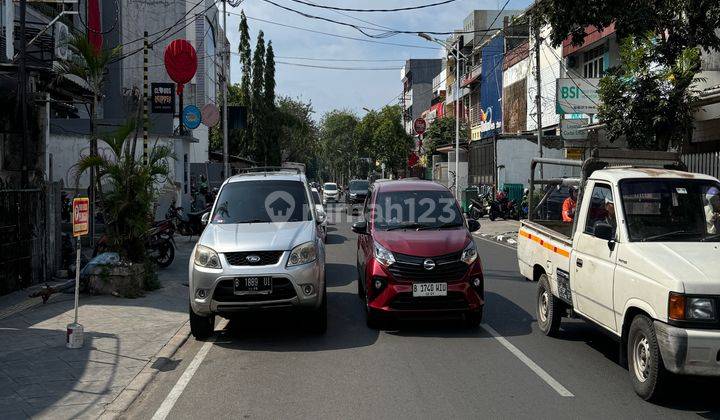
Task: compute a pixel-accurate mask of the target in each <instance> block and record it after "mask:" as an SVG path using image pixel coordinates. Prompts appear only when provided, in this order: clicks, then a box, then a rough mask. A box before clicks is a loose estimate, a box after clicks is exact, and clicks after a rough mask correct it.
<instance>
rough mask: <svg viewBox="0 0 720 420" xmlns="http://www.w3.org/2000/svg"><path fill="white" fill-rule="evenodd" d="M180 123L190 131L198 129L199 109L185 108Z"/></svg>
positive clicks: (193, 106)
mask: <svg viewBox="0 0 720 420" xmlns="http://www.w3.org/2000/svg"><path fill="white" fill-rule="evenodd" d="M182 121H183V125H184V126H185V127H187V128H189V129H191V130H194V129H196V128H198V127H199V126H200V123H201V122H202V114H201V113H200V109H198V107H196V106H195V105H188V106H186V107H185V109H183V113H182Z"/></svg>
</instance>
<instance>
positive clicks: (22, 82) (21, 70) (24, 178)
mask: <svg viewBox="0 0 720 420" xmlns="http://www.w3.org/2000/svg"><path fill="white" fill-rule="evenodd" d="M10 7H13V5H12V3H10ZM26 16H27V0H20V62H19V63H18V90H19V92H18V97H19V100H20V118H21V119H22V121H21V122H20V124H22V148H21V149H22V156H21V159H22V162H21V172H20V186H21V188H27V186H28V164H27V155H28V153H27V148H28V141H29V136H28V121H27V118H28V115H27V86H28V76H27V62H26V60H27V38H25V20H26ZM9 24H10V25H12V22H10V23H9ZM7 42H12V40H11V39H10V40H7Z"/></svg>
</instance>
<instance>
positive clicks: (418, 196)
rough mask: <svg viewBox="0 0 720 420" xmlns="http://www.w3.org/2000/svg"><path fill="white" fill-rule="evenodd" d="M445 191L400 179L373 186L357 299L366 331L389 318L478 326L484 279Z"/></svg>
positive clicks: (359, 226)
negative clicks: (454, 320) (459, 319)
mask: <svg viewBox="0 0 720 420" xmlns="http://www.w3.org/2000/svg"><path fill="white" fill-rule="evenodd" d="M479 228H480V224H479V223H478V222H477V221H476V220H472V219H469V220H467V221H466V220H465V218H464V217H463V214H462V212H461V211H460V207H459V206H458V204H457V201H456V200H455V198H454V197H453V195H452V193H451V192H450V191H449V190H448V189H447V188H445V187H444V186H442V185H440V184H437V183H435V182H431V181H419V180H399V181H385V182H379V183H375V184H373V185H372V187H371V189H370V192H369V194H368V196H367V199H366V200H365V205H364V208H363V220H361V221H359V222H356V223H354V224H353V226H352V230H353V231H354V232H356V233H358V234H359V235H358V242H357V269H358V296H359V297H360V298H361V299H363V301H364V303H365V307H366V309H367V323H368V326H370V327H373V328H376V327H378V326H379V323H380V322H381V321H382V320H384V319H386V318H388V317H395V316H400V317H428V316H430V317H435V316H444V315H455V316H458V315H459V316H464V319H465V321H466V322H467V323H468V325H469V326H472V327H477V326H478V325H479V324H480V323H481V322H482V314H483V305H484V303H485V299H484V298H485V296H484V279H483V273H482V265H481V263H480V258H479V257H478V253H477V249H476V248H475V242H474V241H473V238H472V235H471V232H474V231H476V230H478V229H479Z"/></svg>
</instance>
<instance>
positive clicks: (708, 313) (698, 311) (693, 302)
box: [686, 297, 715, 321]
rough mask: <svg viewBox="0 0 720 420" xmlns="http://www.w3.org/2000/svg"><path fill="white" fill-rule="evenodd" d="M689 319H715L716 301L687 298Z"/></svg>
mask: <svg viewBox="0 0 720 420" xmlns="http://www.w3.org/2000/svg"><path fill="white" fill-rule="evenodd" d="M686 315H687V319H697V320H708V321H709V320H713V319H715V300H714V299H711V298H704V297H688V298H687V313H686Z"/></svg>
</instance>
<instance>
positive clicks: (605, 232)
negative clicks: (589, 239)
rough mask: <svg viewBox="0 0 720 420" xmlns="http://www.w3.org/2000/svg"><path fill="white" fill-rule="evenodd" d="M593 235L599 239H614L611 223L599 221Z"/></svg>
mask: <svg viewBox="0 0 720 420" xmlns="http://www.w3.org/2000/svg"><path fill="white" fill-rule="evenodd" d="M593 235H595V237H596V238H598V239H604V240H606V241H612V240H613V239H614V235H613V228H612V226H610V224H609V223H605V222H597V223H595V228H594V230H593Z"/></svg>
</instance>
